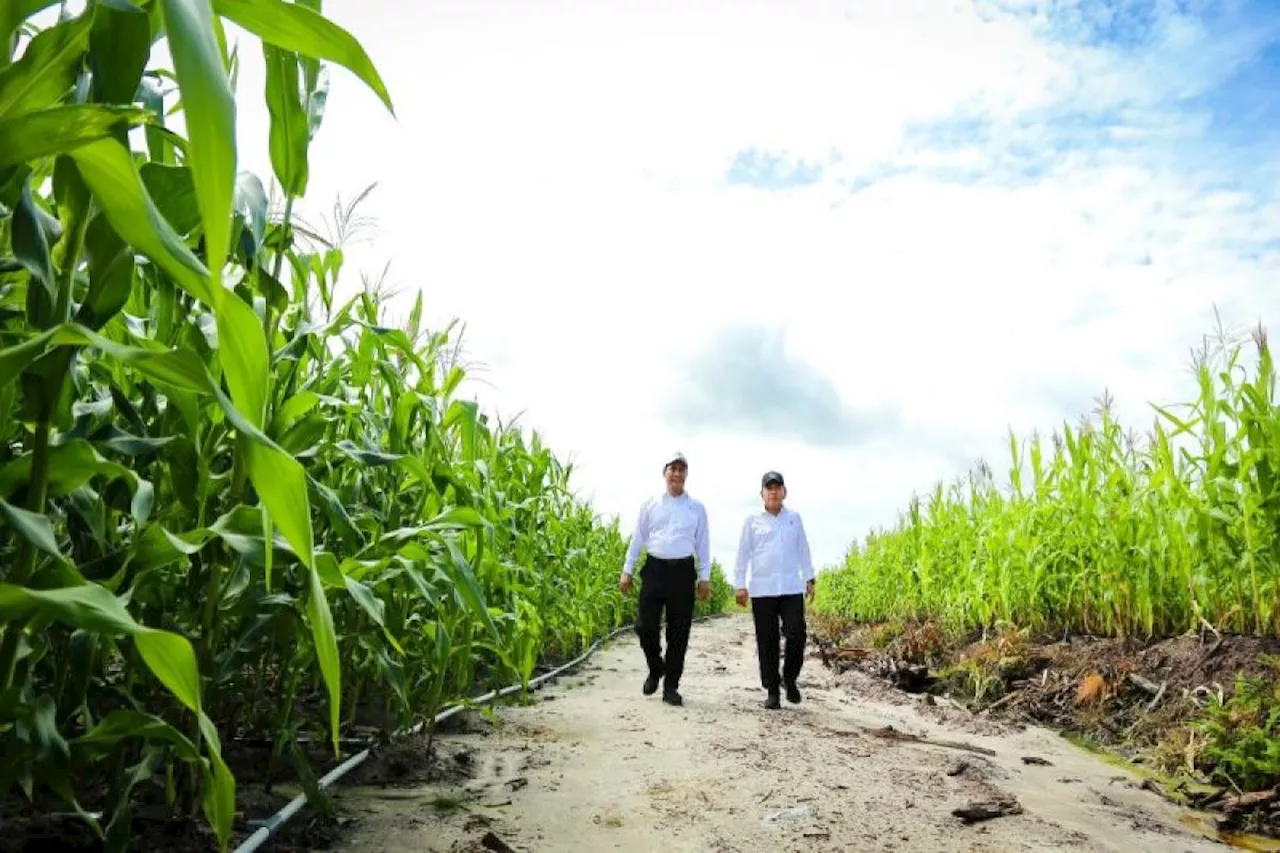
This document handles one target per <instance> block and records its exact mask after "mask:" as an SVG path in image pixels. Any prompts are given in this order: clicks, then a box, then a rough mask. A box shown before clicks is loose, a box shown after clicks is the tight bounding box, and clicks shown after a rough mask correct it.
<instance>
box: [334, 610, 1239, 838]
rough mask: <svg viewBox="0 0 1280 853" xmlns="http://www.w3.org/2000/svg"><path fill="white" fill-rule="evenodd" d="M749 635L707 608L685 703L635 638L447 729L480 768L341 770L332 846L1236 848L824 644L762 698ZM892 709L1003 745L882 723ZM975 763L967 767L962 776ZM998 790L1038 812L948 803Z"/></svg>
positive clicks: (1040, 734)
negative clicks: (380, 775)
mask: <svg viewBox="0 0 1280 853" xmlns="http://www.w3.org/2000/svg"><path fill="white" fill-rule="evenodd" d="M754 648H755V647H754V640H753V637H752V634H751V623H750V621H749V619H748V618H746V617H744V616H738V615H735V616H729V617H724V618H721V619H716V620H711V621H709V622H705V623H701V624H696V625H694V628H693V636H692V639H691V642H690V650H689V657H688V662H687V664H686V675H685V678H684V683H683V685H682V688H683V689H682V692H683V693H684V697H685V706H684V707H683V708H672V707H670V706H668V705H665V704H663V703H662V702H661V701H660V700H659V698H658V696H652V697H645V696H643V695H641V692H640V684H641V681H642V680H643V657H642V655H641V653H640V649H639V648H638V646H637V644H636V641H635V639H634V637H630V636H624V637H621V638H619V639H618V640H617V641H615V642H614V643H613V644H612V645H611V646H609V647H607V648H605V649H603V650H602V651H600V652H599V653H598V654H597V655H596V656H595V657H594V658H593V659H592V660H591V661H589V662H588V664H587V665H585V666H584V667H583V668H582V669H580V670H579V671H578V674H576V675H574V676H570V677H567V678H565V679H562V680H561V681H560V683H559V684H557V685H555V686H550V687H546V688H544V689H543V690H542V691H540V692H539V693H537V694H535V696H536V699H535V702H534V703H533V704H531V705H529V706H526V707H511V708H505V709H502V710H501V711H499V716H500V718H501V720H502V721H503V724H502V725H501V726H499V727H497V728H493V727H490V726H488V725H487V724H483V725H481V726H479V727H477V731H475V732H471V733H464V734H455V735H449V736H447V737H442V741H441V752H442V753H443V754H446V755H451V756H462V757H461V758H459V759H457V760H456V761H455V762H453V763H456V764H458V766H466V767H467V768H469V772H468V776H469V778H464V779H459V780H457V781H456V782H455V783H452V784H438V785H433V786H426V785H423V786H418V787H409V788H404V787H401V788H381V787H379V788H373V787H366V788H351V787H345V786H344V787H341V788H340V789H339V791H338V792H337V802H338V805H339V808H340V809H341V812H342V813H343V814H345V815H347V816H348V817H351V818H354V819H355V820H354V821H353V822H352V824H351V830H350V832H348V833H346V834H345V837H344V838H343V839H342V841H341V842H340V843H339V844H337V845H336V846H335V848H334V849H337V850H340V851H348V852H349V853H356V851H358V853H369V851H377V853H399V852H400V851H415V853H417V852H418V851H441V853H443V851H468V850H476V851H479V850H484V849H486V848H485V847H483V846H482V845H481V839H482V838H483V837H484V836H485V835H486V833H490V832H491V833H492V834H493V835H495V836H497V837H498V838H500V839H501V840H502V841H503V842H505V843H506V844H508V845H510V848H511V849H514V850H517V851H539V853H542V852H543V851H564V853H577V851H582V853H586V851H593V853H594V851H610V850H616V851H626V852H627V853H639V852H640V851H658V850H661V851H667V853H677V852H678V851H690V853H692V851H699V853H701V852H702V851H707V853H728V851H756V850H767V851H771V852H772V851H776V852H777V853H783V851H804V852H805V853H820V851H888V850H911V851H916V850H919V851H1049V850H1055V851H1056V850H1075V851H1082V850H1097V851H1116V853H1120V851H1125V853H1138V851H1147V850H1150V851H1167V853H1181V851H1201V850H1203V851H1222V850H1225V849H1227V848H1225V847H1224V846H1222V845H1219V844H1215V843H1212V842H1210V841H1208V840H1207V839H1204V838H1202V837H1200V836H1197V835H1194V834H1191V833H1189V832H1187V831H1186V830H1184V829H1183V828H1182V827H1181V826H1180V825H1179V824H1178V822H1177V817H1178V812H1177V810H1176V809H1174V808H1173V807H1171V806H1169V805H1167V804H1165V803H1164V802H1163V801H1162V800H1160V799H1159V798H1158V797H1157V796H1156V795H1155V794H1152V793H1150V792H1148V791H1145V790H1142V789H1140V788H1139V787H1138V786H1137V784H1136V781H1135V780H1133V779H1132V778H1130V777H1128V776H1124V775H1122V774H1121V771H1119V770H1118V769H1117V768H1115V767H1112V766H1109V765H1107V764H1105V763H1103V762H1101V761H1099V760H1096V759H1094V758H1092V757H1091V756H1088V755H1086V754H1084V753H1083V752H1080V751H1079V750H1076V749H1075V748H1074V747H1072V746H1071V745H1070V744H1068V743H1066V742H1065V741H1063V740H1062V739H1061V738H1058V737H1056V736H1054V735H1052V734H1050V733H1048V732H1044V731H1041V730H1029V731H1025V732H1013V731H1006V732H1003V733H997V734H987V735H980V734H976V733H975V732H974V731H972V730H970V731H965V730H963V729H961V728H959V727H957V725H955V724H952V725H949V726H944V725H943V724H941V723H939V722H936V721H935V720H933V719H930V717H932V716H936V715H932V714H931V715H929V717H926V716H925V715H924V714H922V713H921V712H919V711H917V710H916V708H915V707H913V706H912V705H911V704H908V703H904V704H893V703H889V702H886V701H883V700H877V699H873V698H869V697H867V696H860V695H857V694H856V693H855V692H852V691H850V690H849V689H847V688H846V687H845V686H842V685H840V684H837V682H836V680H835V678H834V677H833V675H832V674H831V673H830V671H829V670H826V669H825V668H824V667H823V666H822V665H821V662H820V661H818V660H817V659H815V658H813V657H810V659H809V660H807V661H806V663H805V671H804V673H803V674H802V675H801V679H800V686H801V690H802V691H803V693H804V702H803V703H802V704H801V705H799V706H791V705H788V704H787V703H786V702H785V701H784V703H783V709H782V710H781V711H773V712H770V711H765V710H764V709H762V708H761V707H760V700H761V699H762V698H763V695H762V691H761V690H760V689H759V686H758V685H759V678H758V674H757V669H756V663H755V651H754ZM811 651H812V649H811ZM886 724H887V725H892V726H893V727H894V728H895V729H897V730H898V731H902V732H909V733H912V734H919V735H924V736H926V737H930V738H934V739H941V740H950V741H962V742H964V743H968V744H971V745H974V746H978V747H987V748H990V749H992V750H995V752H996V755H995V756H994V757H987V756H985V755H980V754H974V753H971V752H967V751H962V750H957V749H953V748H945V747H938V746H930V745H922V744H914V743H903V742H895V741H892V740H886V739H883V738H880V737H876V736H873V735H871V734H870V733H869V730H870V729H874V728H878V727H881V726H884V725H886ZM1023 756H1036V757H1038V758H1042V759H1046V760H1048V761H1049V762H1051V764H1050V765H1048V766H1046V765H1043V764H1032V765H1028V764H1024V762H1023V761H1022V757H1023ZM960 761H965V762H968V764H969V768H968V769H967V770H964V771H963V772H961V773H959V774H957V775H948V771H949V770H950V771H954V770H955V768H956V765H957V762H960ZM1001 794H1010V795H1013V796H1015V797H1016V798H1017V800H1018V802H1019V803H1020V805H1021V806H1022V809H1023V812H1022V813H1021V814H1016V815H1010V816H1005V817H999V818H996V819H993V820H989V821H986V822H983V823H977V824H974V825H970V826H966V825H964V824H963V823H962V822H961V821H960V820H959V819H958V818H956V817H954V816H952V814H951V810H952V809H953V808H956V807H958V806H963V805H965V804H967V803H968V802H970V801H972V800H983V799H990V798H991V797H993V796H999V795H1001ZM499 849H501V848H499Z"/></svg>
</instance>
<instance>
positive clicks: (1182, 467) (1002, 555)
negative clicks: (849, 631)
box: [815, 329, 1280, 637]
mask: <svg viewBox="0 0 1280 853" xmlns="http://www.w3.org/2000/svg"><path fill="white" fill-rule="evenodd" d="M1250 350H1252V351H1253V352H1254V353H1255V354H1256V361H1255V363H1254V367H1253V370H1252V371H1250V370H1249V369H1248V368H1247V366H1246V365H1245V363H1244V356H1245V354H1246V352H1248V351H1250ZM1195 377H1196V380H1197V391H1198V394H1197V396H1196V398H1195V399H1194V400H1193V401H1192V402H1191V403H1190V404H1189V405H1187V406H1184V407H1159V408H1157V409H1156V419H1155V423H1154V425H1153V427H1152V430H1151V431H1150V433H1149V434H1148V435H1146V436H1145V437H1142V438H1139V437H1136V436H1135V435H1133V434H1132V433H1130V432H1129V431H1127V430H1125V429H1124V428H1123V427H1122V426H1121V424H1119V423H1118V422H1117V421H1116V420H1115V418H1114V417H1113V414H1112V411H1111V406H1110V404H1109V401H1107V400H1104V401H1103V404H1102V405H1101V406H1100V408H1099V411H1098V412H1097V414H1096V417H1094V418H1091V419H1088V420H1086V421H1084V422H1083V423H1082V424H1081V425H1080V426H1079V427H1078V428H1075V429H1072V428H1071V427H1070V426H1064V427H1063V429H1062V431H1061V432H1058V433H1055V434H1054V435H1053V437H1052V443H1051V446H1050V452H1048V453H1047V454H1046V453H1044V451H1043V450H1042V444H1041V442H1040V441H1039V439H1038V438H1033V440H1032V441H1030V442H1019V441H1018V439H1017V437H1016V436H1013V435H1011V436H1010V438H1009V450H1010V467H1009V486H1008V488H998V487H997V486H996V485H995V483H994V479H993V477H992V476H991V471H990V469H989V468H985V467H984V466H979V470H978V471H976V472H975V473H974V474H973V475H971V476H970V477H969V478H968V480H967V481H963V480H962V481H959V482H956V483H954V484H952V485H951V486H950V487H948V488H944V487H943V485H942V484H939V485H937V486H936V487H935V489H934V490H933V492H932V494H930V495H928V497H927V499H925V500H920V499H918V498H917V499H914V500H912V501H911V503H910V505H909V508H908V509H907V510H906V512H904V513H902V514H901V517H900V518H899V521H898V524H897V526H896V527H894V528H893V529H892V530H888V531H885V530H879V531H875V532H873V533H872V535H870V536H868V537H867V538H866V541H865V542H863V543H860V544H855V546H854V547H853V548H851V549H850V552H849V553H848V555H847V557H846V562H845V565H843V566H842V567H839V568H837V569H836V570H834V571H832V572H827V573H824V574H823V576H822V579H821V582H820V583H819V585H818V594H817V596H816V600H815V606H816V607H817V608H818V609H820V610H822V611H824V612H826V613H829V614H839V615H844V616H850V617H854V618H856V619H861V620H881V619H913V620H923V619H926V618H928V619H933V620H935V621H936V622H938V623H941V624H944V625H946V626H948V627H951V628H954V629H957V630H964V629H972V628H981V627H990V626H993V625H995V624H996V623H1001V622H1003V623H1006V624H1008V623H1012V624H1014V625H1017V626H1019V627H1025V628H1032V629H1042V630H1046V631H1057V632H1061V631H1083V632H1090V633H1095V634H1101V635H1112V636H1141V637H1151V636H1169V635H1174V634H1178V633H1181V632H1184V631H1188V630H1213V631H1219V632H1233V633H1252V634H1258V635H1275V634H1277V633H1280V526H1278V525H1280V503H1278V500H1280V494H1277V480H1276V477H1277V472H1278V471H1280V409H1278V408H1277V406H1276V402H1275V371H1274V365H1273V362H1272V357H1271V353H1270V350H1269V348H1268V346H1267V341H1266V336H1265V334H1264V333H1263V332H1262V330H1261V329H1259V330H1258V331H1257V332H1256V333H1255V335H1254V339H1253V341H1252V343H1251V344H1248V343H1246V344H1238V343H1228V342H1225V341H1224V345H1223V346H1220V347H1217V348H1215V349H1210V348H1209V347H1206V348H1205V349H1204V350H1203V351H1202V352H1200V353H1199V354H1198V355H1197V358H1196V362H1195Z"/></svg>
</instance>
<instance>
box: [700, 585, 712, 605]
mask: <svg viewBox="0 0 1280 853" xmlns="http://www.w3.org/2000/svg"><path fill="white" fill-rule="evenodd" d="M710 597H711V583H710V581H698V600H699V601H706V600H707V599H708V598H710Z"/></svg>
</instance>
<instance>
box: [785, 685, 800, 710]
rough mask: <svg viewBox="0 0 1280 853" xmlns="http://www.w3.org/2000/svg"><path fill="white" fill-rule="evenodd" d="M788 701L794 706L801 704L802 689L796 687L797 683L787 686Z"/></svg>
mask: <svg viewBox="0 0 1280 853" xmlns="http://www.w3.org/2000/svg"><path fill="white" fill-rule="evenodd" d="M787 701H788V702H790V703H791V704H792V705H799V704H800V688H799V687H796V685H795V682H792V683H791V684H788V685H787Z"/></svg>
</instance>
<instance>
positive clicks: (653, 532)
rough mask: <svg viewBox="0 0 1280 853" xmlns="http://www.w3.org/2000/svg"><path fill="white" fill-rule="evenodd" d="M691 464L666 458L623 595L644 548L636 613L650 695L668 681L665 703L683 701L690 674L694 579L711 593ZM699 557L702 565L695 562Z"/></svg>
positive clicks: (634, 544)
mask: <svg viewBox="0 0 1280 853" xmlns="http://www.w3.org/2000/svg"><path fill="white" fill-rule="evenodd" d="M688 473H689V463H688V461H687V460H686V459H685V458H684V454H682V453H673V454H671V455H670V456H669V457H667V459H666V460H665V461H664V463H663V466H662V476H663V477H664V478H665V479H666V482H667V489H666V491H665V492H664V493H663V494H661V495H658V496H657V497H653V498H650V499H649V500H647V501H645V502H644V504H643V505H641V507H640V513H639V515H638V516H637V517H636V529H635V533H634V534H633V535H632V537H631V544H630V545H629V546H628V547H627V556H626V562H625V563H624V564H623V567H622V578H621V581H620V585H621V587H622V593H623V595H630V594H631V585H632V580H631V575H632V572H633V570H634V569H635V565H636V561H637V560H638V559H639V558H640V552H641V550H644V551H645V561H644V565H642V566H641V567H640V602H639V612H638V613H637V615H636V634H637V635H638V636H639V638H640V648H642V649H643V650H644V656H645V660H646V661H647V662H648V665H649V677H648V678H646V679H645V682H644V695H646V696H650V695H652V694H653V693H654V692H656V691H657V689H658V682H659V681H662V680H664V679H665V683H664V684H663V688H662V701H664V702H666V703H667V704H668V705H682V704H684V700H683V699H681V697H680V691H679V687H680V676H681V675H682V674H683V673H684V656H685V650H686V649H687V648H688V646H689V628H690V626H691V625H692V624H693V607H694V603H693V597H694V578H695V575H696V577H697V581H698V588H697V595H698V598H700V599H702V600H703V601H706V600H707V598H709V597H710V595H711V539H710V536H709V534H708V532H707V510H706V508H705V507H704V506H703V505H702V502H701V501H698V500H695V499H693V498H691V497H689V495H688V494H686V493H685V490H684V481H685V477H687V476H688ZM695 558H696V561H697V562H696V566H695ZM664 608H665V609H666V611H667V657H666V660H665V661H664V660H663V658H662V644H661V642H660V641H659V639H658V626H659V624H661V621H662V611H663V609H664Z"/></svg>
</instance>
